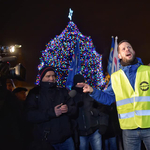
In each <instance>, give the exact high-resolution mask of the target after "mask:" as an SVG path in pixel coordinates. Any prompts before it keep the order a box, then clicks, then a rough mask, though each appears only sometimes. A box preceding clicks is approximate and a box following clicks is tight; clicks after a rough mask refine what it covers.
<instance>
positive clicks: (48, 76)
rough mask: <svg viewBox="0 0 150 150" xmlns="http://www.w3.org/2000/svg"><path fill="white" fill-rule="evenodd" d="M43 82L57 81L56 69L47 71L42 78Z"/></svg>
mask: <svg viewBox="0 0 150 150" xmlns="http://www.w3.org/2000/svg"><path fill="white" fill-rule="evenodd" d="M42 82H53V83H55V82H56V77H55V73H54V71H47V72H46V74H45V76H44V77H43V78H42Z"/></svg>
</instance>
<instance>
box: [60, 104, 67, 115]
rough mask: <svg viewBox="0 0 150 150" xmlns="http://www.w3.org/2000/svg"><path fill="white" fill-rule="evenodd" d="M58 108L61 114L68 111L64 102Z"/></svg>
mask: <svg viewBox="0 0 150 150" xmlns="http://www.w3.org/2000/svg"><path fill="white" fill-rule="evenodd" d="M60 109H61V112H62V113H63V114H64V113H67V112H68V106H67V105H66V104H64V105H62V106H61V107H60Z"/></svg>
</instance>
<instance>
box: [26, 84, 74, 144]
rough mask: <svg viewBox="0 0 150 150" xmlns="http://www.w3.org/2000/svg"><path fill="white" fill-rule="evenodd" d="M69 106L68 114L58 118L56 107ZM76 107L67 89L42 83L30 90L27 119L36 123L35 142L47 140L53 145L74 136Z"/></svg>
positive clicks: (27, 102)
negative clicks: (73, 124) (73, 119)
mask: <svg viewBox="0 0 150 150" xmlns="http://www.w3.org/2000/svg"><path fill="white" fill-rule="evenodd" d="M61 103H63V104H67V106H68V112H67V113H65V114H62V115H61V116H59V117H57V116H56V114H55V112H54V107H55V106H56V105H59V104H61ZM75 113H76V107H75V105H74V102H73V100H72V99H71V98H69V95H68V91H67V90H66V89H65V88H58V87H56V86H52V85H51V83H48V82H45V83H44V82H42V83H41V85H40V87H35V88H33V89H32V90H30V92H29V94H28V96H27V100H26V117H27V120H28V121H29V122H32V123H34V132H33V133H34V140H36V141H41V140H46V141H48V142H50V143H51V144H57V143H61V142H64V141H65V140H66V139H68V138H69V137H71V136H72V132H73V130H72V125H71V117H72V116H74V114H75Z"/></svg>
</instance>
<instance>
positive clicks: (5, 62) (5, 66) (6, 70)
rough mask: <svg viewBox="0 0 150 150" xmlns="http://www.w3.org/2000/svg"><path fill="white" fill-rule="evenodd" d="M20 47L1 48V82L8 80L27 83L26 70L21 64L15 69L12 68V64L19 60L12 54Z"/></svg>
mask: <svg viewBox="0 0 150 150" xmlns="http://www.w3.org/2000/svg"><path fill="white" fill-rule="evenodd" d="M20 47H21V45H14V46H0V81H2V80H3V79H8V78H10V79H17V80H20V81H25V78H26V69H25V67H24V66H23V65H22V64H21V63H19V64H17V65H16V66H15V67H12V68H11V67H10V66H11V64H10V62H11V61H14V60H16V59H17V57H16V56H12V54H13V52H14V51H15V49H16V48H20Z"/></svg>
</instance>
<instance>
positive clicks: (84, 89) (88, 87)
mask: <svg viewBox="0 0 150 150" xmlns="http://www.w3.org/2000/svg"><path fill="white" fill-rule="evenodd" d="M76 87H80V88H81V87H83V92H84V93H87V92H90V93H92V92H93V88H92V87H91V86H89V85H88V84H86V83H77V85H76Z"/></svg>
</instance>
